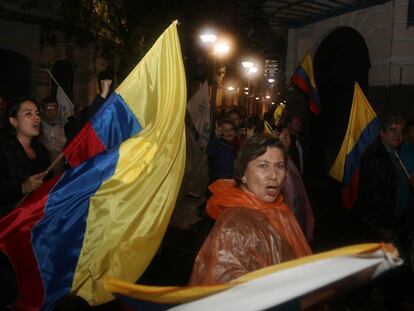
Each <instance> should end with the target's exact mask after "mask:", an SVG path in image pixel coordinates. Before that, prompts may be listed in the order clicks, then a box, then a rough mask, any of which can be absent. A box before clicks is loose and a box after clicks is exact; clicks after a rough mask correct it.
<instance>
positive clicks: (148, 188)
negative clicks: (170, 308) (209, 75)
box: [0, 22, 186, 310]
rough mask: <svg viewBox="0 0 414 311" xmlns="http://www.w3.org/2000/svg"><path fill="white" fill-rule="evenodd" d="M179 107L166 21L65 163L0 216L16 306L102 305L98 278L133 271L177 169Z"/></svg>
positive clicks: (181, 96)
mask: <svg viewBox="0 0 414 311" xmlns="http://www.w3.org/2000/svg"><path fill="white" fill-rule="evenodd" d="M185 108H186V81H185V74H184V67H183V63H182V56H181V50H180V43H179V38H178V34H177V22H173V23H172V24H171V26H170V27H169V28H168V29H166V30H165V32H164V33H163V34H162V35H161V37H160V38H159V39H158V40H157V41H156V43H155V44H154V46H153V47H152V48H151V50H150V51H149V52H148V53H147V54H146V56H145V57H144V58H143V59H142V60H141V62H140V63H139V64H138V65H137V66H136V67H135V69H134V70H133V71H132V72H131V73H130V74H129V76H128V77H127V78H126V79H125V80H124V81H123V82H122V84H121V85H120V86H119V87H118V88H117V89H116V91H115V92H114V93H113V94H112V95H111V96H110V97H109V98H108V99H107V100H106V102H105V103H104V104H103V105H102V106H101V108H100V109H99V110H98V111H97V113H96V115H95V116H94V117H93V118H92V120H91V121H90V122H89V123H88V124H87V125H86V126H85V128H83V129H82V131H81V132H80V133H79V135H78V136H76V137H75V138H74V141H73V142H72V143H71V145H69V146H68V148H67V149H66V150H65V155H66V156H67V158H68V159H69V160H71V163H72V166H73V168H72V169H69V170H67V171H65V172H64V173H63V174H62V175H61V176H57V177H55V178H53V179H52V180H49V181H48V182H46V183H45V184H44V185H43V186H42V187H41V188H39V189H38V191H36V192H34V193H33V194H32V195H30V196H29V197H28V198H27V199H26V200H25V201H24V202H23V203H22V204H21V205H20V206H19V207H17V208H16V209H15V210H14V211H13V212H12V213H10V214H9V215H7V216H6V217H5V218H3V219H1V221H0V250H1V251H3V252H4V253H5V254H6V255H7V256H8V257H9V258H10V260H11V262H12V264H13V267H14V270H15V274H16V278H17V281H18V284H19V291H20V295H19V299H18V301H17V302H16V304H15V305H14V307H15V309H20V310H38V309H44V310H48V309H52V308H53V306H54V305H55V304H56V302H58V301H59V300H60V299H61V298H62V297H64V296H65V295H67V294H69V293H75V294H76V295H79V296H81V297H83V298H85V299H86V300H87V301H88V302H89V303H91V304H92V305H95V304H100V303H103V302H106V301H108V300H110V299H111V298H112V295H111V294H110V293H109V292H107V291H106V290H105V289H104V287H103V279H104V278H105V277H108V276H112V277H118V278H121V279H124V280H129V281H131V282H134V281H135V280H137V279H138V278H139V277H140V275H141V274H142V273H143V272H144V270H145V269H146V267H147V265H148V264H149V263H150V261H151V259H152V257H153V255H154V254H155V252H156V251H157V249H158V247H159V244H160V242H161V239H162V237H163V235H164V233H165V230H166V228H167V225H168V222H169V219H170V216H171V213H172V210H173V208H174V205H175V200H176V198H177V195H178V191H179V187H180V184H181V180H182V176H183V173H184V166H185V133H184V116H185Z"/></svg>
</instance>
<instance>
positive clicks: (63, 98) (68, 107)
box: [56, 85, 75, 124]
mask: <svg viewBox="0 0 414 311" xmlns="http://www.w3.org/2000/svg"><path fill="white" fill-rule="evenodd" d="M56 100H57V102H58V105H59V109H60V112H61V115H62V119H63V124H66V122H67V121H68V118H69V117H70V116H73V115H74V114H75V112H74V106H73V104H72V102H71V100H70V99H69V97H68V95H66V93H65V91H64V90H63V89H62V88H61V87H60V85H58V88H57V93H56Z"/></svg>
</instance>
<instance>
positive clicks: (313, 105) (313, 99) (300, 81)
mask: <svg viewBox="0 0 414 311" xmlns="http://www.w3.org/2000/svg"><path fill="white" fill-rule="evenodd" d="M291 81H292V84H293V85H294V86H296V87H297V88H298V89H299V90H301V91H302V92H304V93H305V94H306V96H307V98H308V104H309V109H310V110H311V111H312V112H313V113H315V114H318V113H319V112H320V110H321V105H320V100H319V93H318V89H317V87H316V83H315V76H314V74H313V64H312V57H311V54H310V52H309V51H308V52H307V53H306V54H305V56H304V58H303V60H302V62H301V64H300V65H299V66H298V68H296V70H295V72H294V73H293V75H292V78H291Z"/></svg>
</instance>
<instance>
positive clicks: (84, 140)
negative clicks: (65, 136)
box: [63, 122, 106, 167]
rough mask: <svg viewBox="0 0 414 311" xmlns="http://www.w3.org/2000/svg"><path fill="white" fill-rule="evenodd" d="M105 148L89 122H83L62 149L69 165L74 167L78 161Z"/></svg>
mask: <svg viewBox="0 0 414 311" xmlns="http://www.w3.org/2000/svg"><path fill="white" fill-rule="evenodd" d="M105 149H106V148H105V146H104V145H103V143H102V142H101V140H100V138H99V137H98V135H96V132H95V129H94V128H93V126H92V123H91V122H88V123H86V124H85V126H84V127H83V128H82V130H81V131H80V132H79V133H78V134H77V135H76V136H75V138H73V139H72V141H71V142H70V143H69V145H68V146H66V148H65V149H64V150H63V153H64V154H65V156H66V160H67V161H68V162H69V164H70V166H72V167H75V166H77V165H79V164H80V163H82V162H84V161H86V160H88V159H90V158H92V157H93V156H95V155H97V154H99V153H101V152H102V151H104V150H105Z"/></svg>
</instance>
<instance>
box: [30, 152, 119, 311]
mask: <svg viewBox="0 0 414 311" xmlns="http://www.w3.org/2000/svg"><path fill="white" fill-rule="evenodd" d="M118 158H119V150H118V148H114V149H112V150H110V151H107V152H104V153H102V154H100V155H97V156H96V157H95V158H93V159H91V160H89V161H87V162H84V163H82V164H81V165H79V166H77V167H75V168H73V169H70V170H68V171H66V172H65V173H64V175H63V176H62V177H61V179H60V180H59V182H58V183H57V184H56V186H55V187H54V189H53V190H52V191H51V193H50V194H49V198H48V201H47V203H46V207H45V215H44V218H43V219H42V220H41V221H40V222H39V223H38V224H37V225H36V226H35V227H34V228H33V230H32V244H33V250H34V253H35V256H36V258H37V259H38V265H39V269H40V275H41V278H42V280H43V284H44V286H45V289H44V290H45V300H44V309H48V308H50V307H52V304H53V303H54V302H56V301H57V300H59V299H60V298H62V297H63V296H64V295H66V294H68V293H69V292H70V291H71V288H72V281H73V275H74V273H75V270H76V265H77V263H78V258H79V254H80V251H81V249H82V244H83V240H84V235H85V229H86V219H87V217H88V212H89V201H90V197H91V196H93V195H94V194H95V193H96V191H97V190H98V189H99V188H100V187H101V185H102V183H103V182H104V181H105V180H107V179H108V178H110V177H111V176H112V175H113V174H114V171H115V168H116V165H117V162H118ZM39 258H41V259H42V260H41V261H40V260H39Z"/></svg>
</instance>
